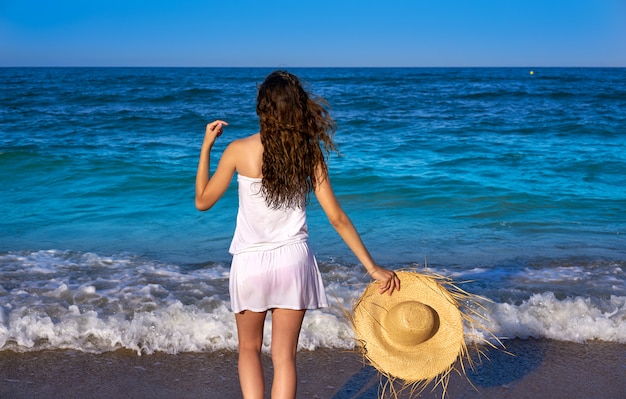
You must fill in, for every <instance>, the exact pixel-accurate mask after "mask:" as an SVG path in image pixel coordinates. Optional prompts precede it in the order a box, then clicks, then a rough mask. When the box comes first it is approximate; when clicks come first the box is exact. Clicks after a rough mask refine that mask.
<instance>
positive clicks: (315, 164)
mask: <svg viewBox="0 0 626 399" xmlns="http://www.w3.org/2000/svg"><path fill="white" fill-rule="evenodd" d="M324 104H325V103H324V101H323V100H321V99H313V98H312V97H311V96H310V95H309V94H308V93H307V92H306V91H305V90H304V89H303V88H302V85H301V84H300V82H299V80H298V78H297V77H296V76H294V75H292V74H290V73H288V72H283V71H276V72H274V73H272V74H270V75H269V76H268V77H267V78H266V79H265V81H264V82H263V84H262V85H261V86H260V87H259V92H258V96H257V107H256V111H257V114H258V116H259V119H260V127H261V128H260V132H259V133H257V134H254V135H252V136H249V137H246V138H243V139H239V140H235V141H233V142H232V143H230V144H229V145H228V147H227V148H226V150H224V153H223V154H222V157H221V159H220V162H219V164H218V166H217V169H216V170H215V173H214V174H213V176H209V170H210V151H211V148H212V146H213V144H214V143H215V140H216V139H217V137H219V136H220V135H221V134H222V132H223V127H224V126H227V125H228V124H227V123H226V122H225V121H222V120H216V121H214V122H211V123H209V124H208V125H207V126H206V134H205V137H204V141H203V143H202V149H201V152H200V161H199V164H198V172H197V175H196V207H197V208H198V209H199V210H208V209H210V208H211V207H212V206H213V205H214V204H215V203H216V202H217V200H218V199H219V198H220V197H221V196H222V194H224V192H225V191H226V189H227V188H228V186H229V184H230V182H231V180H232V177H233V175H234V173H235V172H237V174H238V176H237V181H238V186H239V211H238V214H237V226H236V229H235V233H234V237H233V240H232V243H231V246H230V252H231V253H232V254H233V261H232V265H231V272H230V296H231V306H232V308H233V311H234V312H235V319H236V323H237V335H238V339H239V366H238V367H239V380H240V384H241V390H242V392H243V396H244V398H262V397H263V395H264V391H265V387H264V378H263V369H262V364H261V345H262V342H263V325H264V322H265V316H266V314H267V311H268V310H269V311H271V312H272V344H271V355H272V363H273V366H274V379H273V383H272V398H274V399H278V398H295V395H296V381H297V380H296V365H295V357H296V350H297V344H298V336H299V334H300V328H301V326H302V320H303V318H304V314H305V312H306V310H307V309H317V308H321V307H327V306H328V303H327V299H326V294H325V292H324V287H323V285H322V279H321V276H320V273H319V270H318V267H317V263H316V261H315V257H314V256H313V254H312V251H311V249H310V248H309V244H308V231H307V225H306V212H305V205H306V204H307V203H308V200H309V195H310V193H311V192H313V193H314V194H315V196H316V198H317V200H318V201H319V203H320V205H321V206H322V208H323V210H324V212H325V213H326V215H327V217H328V220H329V221H330V224H331V225H332V226H333V227H334V228H335V229H336V230H337V232H338V233H339V235H340V236H341V238H342V239H343V240H344V241H345V242H346V244H347V245H348V247H349V248H350V249H351V250H352V251H353V252H354V254H355V255H356V257H357V258H358V259H359V261H360V262H361V263H362V264H363V266H365V269H366V270H367V272H368V273H369V274H370V276H371V277H372V278H374V279H376V280H377V281H378V282H380V293H381V294H383V293H388V294H389V295H391V293H393V291H394V290H396V289H400V280H399V279H398V277H397V276H396V275H395V273H394V272H392V271H389V270H386V269H384V268H382V267H380V266H378V265H376V263H375V262H374V260H373V259H372V257H371V256H370V254H369V252H368V250H367V249H366V247H365V246H364V244H363V242H362V241H361V238H360V237H359V234H358V232H357V231H356V229H355V227H354V225H353V224H352V222H351V221H350V219H349V218H348V216H347V215H346V214H345V212H344V211H343V210H342V208H341V206H340V205H339V203H338V202H337V199H336V197H335V194H334V193H333V190H332V188H331V185H330V181H329V178H328V168H327V166H326V159H325V152H324V151H323V150H322V146H323V149H324V150H325V151H326V153H328V151H330V150H333V149H334V145H333V142H332V139H331V135H332V133H333V132H334V130H335V123H334V121H333V120H332V118H331V117H330V115H329V114H328V112H327V111H326V109H325V108H324ZM320 143H321V144H322V146H320Z"/></svg>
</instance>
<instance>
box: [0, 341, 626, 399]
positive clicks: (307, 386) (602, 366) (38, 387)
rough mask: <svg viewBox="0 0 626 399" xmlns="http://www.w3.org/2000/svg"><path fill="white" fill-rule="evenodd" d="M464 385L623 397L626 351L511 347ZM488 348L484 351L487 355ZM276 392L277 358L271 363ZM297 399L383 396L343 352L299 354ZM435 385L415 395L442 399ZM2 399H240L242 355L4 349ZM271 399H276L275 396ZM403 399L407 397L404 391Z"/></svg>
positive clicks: (505, 392) (456, 383) (460, 392)
mask: <svg viewBox="0 0 626 399" xmlns="http://www.w3.org/2000/svg"><path fill="white" fill-rule="evenodd" d="M504 343H505V345H506V349H507V352H509V353H505V352H504V351H501V350H493V349H490V350H488V351H487V356H488V357H489V360H483V362H482V363H478V364H476V366H475V370H474V371H471V370H470V371H469V372H468V375H467V378H466V377H463V376H461V375H459V374H457V373H453V374H452V376H451V378H450V382H449V386H448V395H449V397H450V398H489V399H490V398H494V399H495V398H513V399H516V398H538V397H549V398H568V399H576V398H581V399H582V398H590V397H593V398H607V399H608V398H618V397H620V396H621V395H623V393H624V392H626V344H620V343H614V342H602V341H592V342H588V343H585V344H576V343H569V342H564V341H553V340H547V339H540V340H533V339H529V340H510V341H504ZM482 349H485V350H486V349H487V348H486V347H484V348H482ZM263 361H264V364H265V366H266V367H265V368H266V385H267V387H266V388H267V389H268V390H269V385H270V380H269V379H270V378H271V360H270V359H269V356H264V357H263ZM298 373H299V382H298V398H331V399H348V398H354V399H369V398H376V397H377V394H378V390H379V382H380V379H379V376H378V374H377V373H376V372H375V370H374V369H373V368H372V367H370V366H365V365H364V364H363V359H362V357H361V356H360V355H359V354H357V353H355V352H353V351H345V350H341V349H318V350H315V351H301V352H299V353H298ZM431 388H432V387H431V386H429V387H427V388H426V390H424V392H423V393H422V394H421V395H419V396H415V397H419V398H440V397H441V388H440V387H437V388H436V389H435V390H434V391H433V390H432V389H431ZM0 397H2V398H14V399H20V398H61V397H63V398H84V397H90V398H94V399H97V398H164V399H167V398H238V397H241V394H240V391H239V381H238V377H237V354H236V353H234V352H229V351H218V352H210V353H209V352H207V353H199V352H187V353H179V354H176V355H169V354H164V353H156V354H152V355H142V356H138V355H137V354H136V353H135V352H132V351H127V350H118V351H114V352H106V353H102V354H92V353H85V352H78V351H73V350H43V351H34V352H24V353H17V352H14V351H9V350H5V351H0ZM268 397H269V395H268ZM400 397H401V398H408V397H409V395H408V393H404V394H402V395H401V396H400Z"/></svg>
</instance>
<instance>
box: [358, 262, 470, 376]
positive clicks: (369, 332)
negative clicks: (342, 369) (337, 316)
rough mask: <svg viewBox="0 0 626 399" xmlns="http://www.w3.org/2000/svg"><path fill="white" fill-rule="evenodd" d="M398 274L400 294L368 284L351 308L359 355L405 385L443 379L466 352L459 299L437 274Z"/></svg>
mask: <svg viewBox="0 0 626 399" xmlns="http://www.w3.org/2000/svg"><path fill="white" fill-rule="evenodd" d="M396 274H397V275H398V277H399V278H400V287H401V288H400V291H394V292H393V294H392V295H391V296H390V295H387V294H386V293H385V294H382V295H381V294H380V293H379V290H378V289H379V286H378V285H377V284H375V283H372V284H369V285H368V286H367V288H366V289H365V292H364V293H363V295H362V296H361V298H360V299H359V300H358V302H357V303H356V305H355V307H354V309H353V315H352V323H353V326H354V331H355V334H356V337H357V339H358V340H359V342H360V344H361V346H362V348H361V349H362V352H363V354H364V356H365V357H366V358H367V359H368V360H369V361H370V362H371V363H372V365H373V366H374V367H375V368H377V369H378V370H379V371H380V372H381V373H383V374H384V375H386V376H388V377H392V378H400V379H402V380H404V381H405V382H407V383H415V382H417V381H431V380H436V379H438V378H444V377H445V376H447V375H448V374H449V372H450V370H452V369H453V367H454V364H455V363H456V361H457V359H459V358H461V357H463V356H464V355H465V354H466V353H467V348H466V346H465V338H464V332H463V319H464V318H463V315H462V313H461V311H460V310H459V304H458V301H457V300H456V299H455V296H454V294H453V293H451V292H450V291H448V290H447V289H446V288H445V287H443V285H442V284H441V283H440V282H439V281H438V278H437V277H435V276H429V275H424V274H420V273H416V272H410V271H399V272H397V273H396ZM442 375H443V376H444V377H442Z"/></svg>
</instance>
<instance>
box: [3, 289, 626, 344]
mask: <svg viewBox="0 0 626 399" xmlns="http://www.w3.org/2000/svg"><path fill="white" fill-rule="evenodd" d="M203 301H208V302H214V304H213V305H216V306H211V308H212V310H210V311H207V310H203V306H202V304H199V305H183V304H182V303H181V302H180V301H175V302H174V303H171V304H170V305H168V306H166V307H163V308H158V309H154V310H151V311H146V312H136V313H135V314H134V315H133V317H132V318H130V319H127V318H126V317H124V316H123V315H119V314H112V315H108V316H103V315H102V314H99V312H97V311H95V310H86V311H84V310H81V308H80V307H79V306H77V305H70V306H68V307H67V308H63V309H61V308H57V309H56V311H55V312H51V314H45V313H41V312H30V311H28V310H27V309H8V308H7V306H3V307H2V312H0V350H13V351H19V352H24V351H37V350H44V349H73V350H80V351H85V352H94V353H102V352H107V351H113V350H117V349H129V350H132V351H135V352H136V353H137V354H151V353H155V352H165V353H170V354H175V353H179V352H199V351H217V350H236V348H237V334H236V326H235V318H234V315H233V313H232V312H231V311H230V310H229V309H228V306H227V303H226V302H224V301H221V300H218V299H216V298H210V297H207V298H203V299H202V300H201V301H200V302H203ZM486 309H487V313H486V314H484V315H483V316H484V317H485V318H486V319H487V320H488V321H489V322H488V323H486V325H485V327H484V328H482V327H481V328H478V329H472V328H471V326H469V325H468V326H466V333H467V336H468V341H474V340H478V341H480V340H482V339H488V340H489V339H492V337H493V336H496V337H498V338H499V339H501V340H507V339H513V338H521V339H527V338H549V339H554V340H560V341H570V342H577V343H584V342H586V341H590V340H602V341H608V342H619V343H626V327H625V326H626V324H625V323H624V322H625V321H626V297H617V296H613V297H611V298H610V299H609V300H607V301H600V302H598V301H597V300H593V299H592V298H583V297H575V298H567V299H563V300H559V299H557V298H556V297H555V296H554V294H553V293H551V292H545V293H542V294H536V295H533V296H532V297H531V298H530V299H529V300H527V301H524V302H523V303H522V304H519V305H514V304H509V303H491V304H488V305H486ZM270 320H271V317H268V320H266V325H265V337H264V344H263V348H264V350H265V351H269V347H270V337H271V321H270ZM492 334H493V335H492ZM355 342H356V340H355V338H354V335H353V331H352V328H351V325H350V323H349V322H348V320H347V319H346V317H345V316H344V315H343V313H342V312H341V311H340V309H337V305H335V306H334V309H333V308H331V310H315V311H309V312H308V313H307V315H306V317H305V320H304V323H303V326H302V333H301V336H300V341H299V345H298V347H299V349H300V350H302V349H305V350H315V349H317V348H340V349H347V350H350V349H353V348H354V347H355Z"/></svg>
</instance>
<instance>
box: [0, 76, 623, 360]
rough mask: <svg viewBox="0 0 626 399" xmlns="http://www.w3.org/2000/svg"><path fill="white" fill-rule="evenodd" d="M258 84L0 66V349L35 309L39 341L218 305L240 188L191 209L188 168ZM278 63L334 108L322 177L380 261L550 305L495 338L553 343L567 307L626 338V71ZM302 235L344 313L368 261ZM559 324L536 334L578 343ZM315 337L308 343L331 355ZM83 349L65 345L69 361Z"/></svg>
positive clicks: (238, 131)
mask: <svg viewBox="0 0 626 399" xmlns="http://www.w3.org/2000/svg"><path fill="white" fill-rule="evenodd" d="M270 71H271V70H269V69H261V68H256V69H248V68H239V69H237V68H233V69H214V68H211V69H203V68H189V69H186V68H172V69H170V68H4V69H0V198H1V200H0V201H1V202H0V211H1V212H2V219H1V220H0V299H2V300H1V301H0V307H2V309H3V311H2V313H0V322H2V323H0V347H2V344H3V343H2V336H3V328H4V330H6V331H5V332H4V337H5V341H6V342H8V343H7V345H10V344H11V343H12V342H13V343H14V341H19V339H18V338H16V337H22V338H24V337H25V336H26V335H27V334H26V333H25V332H24V331H23V330H19V325H21V324H19V323H27V321H28V322H29V323H31V324H32V323H33V320H31V319H30V318H31V317H34V320H35V321H38V322H41V320H44V321H48V320H49V322H50V323H51V326H52V327H50V328H52V329H53V330H54V328H61V327H60V326H61V325H62V324H63V323H64V322H65V321H66V322H67V323H70V321H69V320H73V319H72V318H73V317H74V316H76V317H77V318H78V319H77V320H83V319H81V317H87V316H81V314H82V315H85V314H87V313H88V312H90V311H91V312H94V313H89V314H91V316H90V317H91V318H88V320H91V322H94V323H96V324H98V323H103V326H100V327H96V329H100V330H102V329H104V330H106V329H107V328H111V329H113V331H114V332H112V333H111V334H112V335H116V334H117V336H120V335H123V334H122V333H120V332H119V331H121V329H123V328H122V327H120V326H121V325H122V324H123V323H122V320H123V321H124V322H128V323H132V322H133V320H143V319H142V317H147V316H146V315H149V314H154V312H157V316H155V317H157V318H158V319H159V320H160V321H161V322H162V323H165V322H164V321H163V320H164V317H165V316H163V314H161V313H158V312H165V313H167V312H170V311H171V312H173V313H172V314H180V313H177V311H174V310H171V308H172V307H174V308H176V306H182V307H183V309H185V311H183V313H184V314H187V313H185V312H189V313H194V312H198V309H204V310H203V311H205V312H207V314H210V315H215V314H216V313H215V312H218V311H217V310H216V309H222V307H224V309H226V308H227V305H228V296H227V289H226V285H225V284H226V283H225V280H226V279H225V277H226V275H227V271H228V264H229V261H230V255H229V254H228V252H227V250H228V245H229V242H230V238H231V235H232V232H233V229H234V220H235V214H236V209H237V203H236V187H235V185H234V184H233V186H232V188H231V190H229V192H228V193H227V194H226V195H225V196H224V197H223V198H222V200H221V202H220V203H219V204H218V205H217V206H216V207H215V208H213V209H212V210H211V211H209V212H207V213H200V212H198V211H197V210H196V209H195V208H194V204H193V198H194V178H195V170H196V166H197V159H198V154H199V149H200V144H201V142H202V138H203V134H204V125H205V124H206V123H207V122H208V121H211V120H213V119H217V118H219V119H224V120H226V121H228V122H229V126H228V128H227V129H226V131H225V133H224V135H223V136H222V137H221V138H220V140H221V141H219V142H218V144H217V145H216V146H215V147H214V152H213V159H214V160H215V161H214V162H213V165H216V163H217V162H216V161H217V159H218V158H219V154H220V153H221V151H222V150H223V149H224V147H225V146H226V144H227V143H228V142H229V140H231V139H235V138H240V137H244V136H246V135H249V134H253V133H255V132H256V131H257V130H258V122H257V118H256V115H255V112H254V109H255V95H256V87H257V84H259V83H261V82H262V81H263V78H264V77H265V76H266V75H267V74H268V73H269V72H270ZM292 72H294V73H296V74H297V75H299V76H300V77H301V78H302V79H303V80H304V81H305V82H306V83H307V85H308V87H309V88H310V89H311V91H313V92H314V93H315V94H318V95H321V96H323V97H324V98H326V99H327V100H328V101H329V103H330V105H331V114H332V115H333V116H334V118H335V120H336V121H337V124H338V131H337V134H336V136H335V140H336V142H337V144H338V147H339V150H340V156H332V157H331V159H330V172H331V181H332V183H333V186H334V189H335V191H336V193H337V195H338V197H339V199H340V201H341V203H342V206H343V207H344V208H345V209H346V211H347V212H348V214H349V216H350V217H351V219H352V220H353V222H354V223H355V225H356V226H357V228H358V230H359V231H360V232H361V234H362V237H363V240H364V241H365V243H366V244H367V246H368V248H369V249H370V251H371V252H372V254H373V255H374V257H375V259H377V260H378V262H379V263H381V264H383V265H385V266H388V267H393V268H400V267H407V266H410V265H412V264H414V263H419V264H420V265H424V263H427V264H428V265H429V266H430V267H432V268H434V269H435V270H437V271H438V272H441V273H444V274H446V275H450V276H453V277H455V278H460V279H472V280H473V281H474V282H472V283H469V284H468V289H470V290H473V291H475V292H477V293H479V294H481V295H484V296H486V297H488V298H490V299H492V300H494V301H495V302H496V304H498V305H504V304H513V305H514V306H515V307H516V308H515V309H516V312H519V313H520V315H526V313H525V312H530V313H532V312H536V311H537V306H539V305H537V306H535V305H533V302H532V301H533V300H537V301H538V303H539V302H540V303H542V304H545V303H549V304H552V305H554V306H557V308H558V309H548V310H546V320H545V323H547V324H546V325H544V324H541V323H542V322H541V321H537V320H536V319H535V321H534V322H533V323H537V324H538V325H537V326H534V325H532V326H531V325H525V326H523V328H521V330H520V329H519V328H517V327H515V328H514V327H511V326H510V325H508V324H506V323H504V322H503V321H502V317H504V316H502V315H503V314H505V313H507V312H508V311H506V312H505V311H504V310H502V309H499V310H493V312H494V313H498V312H500V313H498V314H500V315H501V316H502V317H494V318H495V319H497V320H499V321H500V324H501V326H500V327H501V328H502V330H503V331H504V332H505V333H506V334H509V335H517V336H521V337H526V336H550V335H549V333H548V331H550V330H551V329H552V327H553V326H551V325H550V323H551V321H550V320H549V318H550V317H549V316H548V315H549V314H555V313H557V314H558V313H559V312H563V313H567V312H570V311H571V309H570V310H567V309H569V307H568V306H570V305H571V304H576V303H577V302H576V301H583V303H584V304H586V305H585V306H583V307H585V309H586V310H585V312H586V313H585V314H587V313H589V312H591V313H593V311H597V312H599V313H598V314H599V316H598V317H597V319H600V320H602V322H603V323H609V325H610V326H612V327H610V326H609V327H606V326H605V325H604V324H602V325H596V324H594V323H595V321H594V322H593V323H592V322H590V325H592V327H590V328H589V329H590V330H593V331H600V330H603V329H604V330H606V329H607V328H608V329H609V330H610V331H612V333H613V335H612V336H609V337H607V336H601V337H600V338H601V339H607V340H618V341H621V342H626V331H624V330H625V328H624V327H623V324H624V323H622V321H623V320H624V319H625V317H626V316H625V314H626V306H625V305H624V302H625V298H626V276H625V274H624V272H625V270H626V238H625V234H626V152H625V151H624V149H625V148H626V69H592V68H583V69H578V68H567V69H564V68H547V69H544V68H538V69H536V70H534V71H533V72H534V74H530V70H529V69H527V68H495V69H491V68H469V69H464V68H460V69H454V68H443V69H426V68H425V69H351V68H346V69H325V68H322V69H294V70H292ZM309 227H310V233H311V243H312V245H313V247H314V249H315V250H316V254H317V257H318V260H319V261H320V264H321V267H322V269H323V272H324V279H325V282H326V284H327V286H328V287H330V288H332V290H333V291H334V292H335V294H337V295H338V296H339V297H341V298H343V299H344V300H345V301H347V302H349V300H350V298H353V297H354V296H355V295H357V294H358V287H357V288H354V286H353V285H354V284H357V285H358V284H362V283H364V282H365V279H364V276H363V275H362V269H359V266H358V265H355V262H356V260H355V258H354V257H353V256H352V255H351V254H350V252H349V250H348V249H347V247H346V246H345V245H344V244H343V243H342V242H341V240H340V239H339V237H338V236H337V234H336V233H335V232H334V231H333V230H332V228H331V227H330V225H329V224H328V223H327V221H326V219H325V217H324V215H323V213H322V212H321V211H320V209H319V207H318V206H317V204H316V203H315V202H314V201H313V204H311V207H310V209H309ZM102 268H105V269H106V272H104V269H102ZM146 287H148V288H146ZM124 293H125V294H124ZM550 295H553V297H551V296H550ZM144 297H147V298H149V300H148V299H145V298H144ZM29 298H30V299H29ZM142 298H144V299H145V301H147V303H149V306H148V305H146V306H147V307H146V308H145V309H144V310H139V311H138V310H137V303H144V302H142V301H144V299H142ZM533 298H534V299H533ZM537 298H538V299H537ZM198 301H200V302H202V301H205V302H206V303H207V305H206V306H205V307H204V308H203V307H202V306H200V305H198ZM568 301H570V302H568ZM3 302H4V304H2V303H3ZM203 303H204V302H203ZM209 303H210V305H209ZM112 304H114V305H112ZM72 306H76V308H74V307H72ZM111 306H112V307H111ZM524 306H527V307H528V309H532V311H530V310H528V309H527V308H524ZM542 306H543V305H542ZM559 306H560V307H559ZM572 306H573V305H572ZM188 307H192V310H191V311H190V310H189V308H188ZM28 309H30V310H28ZM33 309H34V310H33ZM140 309H143V308H141V307H140ZM589 309H591V311H590V310H589ZM144 311H145V312H144ZM76 312H78V313H76ZM85 312H87V313H85ZM150 312H152V313H150ZM219 312H221V310H219ZM219 312H218V313H219ZM224 312H226V310H224ZM581 312H582V311H581ZM583 313H584V312H583ZM167 314H170V313H167ZM219 314H221V313H219ZM224 314H227V313H224ZM331 314H332V311H331ZM507 314H508V316H511V315H510V313H507ZM533 314H534V313H533ZM72 315H74V316H72ZM120 315H121V316H120ZM140 315H141V317H140ZM337 315H339V312H337ZM520 315H517V316H515V315H514V316H512V317H513V318H514V319H515V318H516V317H517V320H518V321H519V319H520V318H522V316H520ZM113 316H115V317H121V319H120V320H117V319H111V317H113ZM322 316H327V314H326V313H322V315H321V316H320V317H322ZM508 316H507V317H508ZM224 317H227V316H224ZM577 317H578V316H577ZM337 318H338V319H339V318H340V317H339V316H337ZM539 319H540V320H541V318H539ZM64 320H65V321H64ZM114 320H117V321H114ZM594 320H596V318H594ZM83 322H84V320H83ZM118 322H119V323H118ZM337 322H338V323H339V321H337ZM120 323H122V324H120ZM138 323H140V324H141V322H138ZM145 323H148V322H147V321H145ZM533 323H530V324H533ZM571 323H572V324H575V323H574V316H572V319H571ZM165 324H167V323H165ZM566 324H567V323H566ZM142 325H143V324H142ZM2 326H4V327H2ZM570 327H571V328H574V327H575V326H569V325H566V326H562V327H561V329H560V330H561V331H563V333H562V334H561V335H559V334H556V335H555V336H552V337H555V338H557V339H569V340H577V339H578V338H576V334H577V332H576V331H574V332H568V331H569V330H568V328H570ZM64 328H66V329H67V326H66V325H64ZM124 328H126V329H128V326H126V327H124ZM611 328H612V330H611ZM42 329H43V327H42V328H39V329H36V332H33V334H34V336H36V337H38V338H41V334H43V333H42V332H41V331H42ZM44 330H45V329H44ZM574 330H575V328H574ZM63 331H65V330H63ZM142 331H143V330H142ZM306 331H307V330H306V328H305V333H306ZM309 332H310V335H311V337H312V338H311V340H312V342H315V343H316V344H313V345H314V346H315V345H326V346H329V345H330V346H332V345H339V346H341V345H344V343H341V342H344V341H341V339H339V341H340V343H339V344H337V343H329V342H327V341H326V340H330V341H332V342H335V341H333V340H335V339H338V338H337V337H335V336H332V334H331V337H330V338H328V337H326V334H327V333H326V332H318V331H316V330H314V329H312V330H310V331H309ZM50 334H52V336H53V338H50V336H47V335H46V337H45V339H44V341H45V342H56V341H54V340H55V338H54V337H56V335H54V334H57V335H63V334H61V333H59V332H58V331H57V332H56V333H50ZM138 334H139V335H140V336H142V337H144V338H142V339H147V338H145V337H147V336H148V335H149V334H148V333H145V334H144V333H143V332H140V333H138ZM142 334H143V335H142ZM220 334H221V335H228V333H227V332H225V331H222V332H221V333H220ZM594 334H596V333H595V332H593V333H586V334H583V335H582V338H580V339H590V338H598V336H597V335H594ZM305 335H306V334H305ZM81 336H82V335H81V333H80V332H76V334H75V335H71V336H70V338H67V339H66V341H68V342H70V343H67V344H65V345H67V346H70V347H79V348H82V349H85V347H84V345H87V344H84V343H82V344H81V343H77V342H79V341H80V339H82V338H77V337H81ZM322 336H323V337H325V338H323V339H322V338H320V337H322ZM64 339H65V338H64ZM85 339H86V340H87V341H88V339H87V338H85ZM35 341H37V340H36V339H35ZM131 341H132V339H131ZM192 341H193V339H192ZM25 342H26V341H25ZM37 342H39V341H37ZM63 342H65V341H63ZM81 342H82V341H81ZM116 342H117V341H116ZM132 342H134V343H119V342H117V343H114V344H111V345H113V346H115V345H117V346H119V345H121V346H127V347H133V348H134V347H135V346H133V345H138V344H137V342H136V341H132ZM151 342H152V341H151ZM194 342H196V341H194ZM198 342H202V338H198ZM20 345H22V346H23V347H29V345H28V343H22V344H20ZM33 345H35V347H37V345H40V344H33ZM49 345H51V346H54V347H56V346H63V345H62V344H49ZM81 345H82V346H81ZM163 345H164V346H165V347H166V348H169V347H168V346H167V345H173V346H174V347H175V348H178V349H174V350H193V345H191V347H186V346H184V345H181V346H176V345H179V344H173V343H171V342H170V343H169V344H163ZM194 345H199V346H200V347H202V345H200V344H197V343H196V344H194ZM346 345H347V344H346ZM101 346H102V345H101ZM104 346H106V345H104ZM153 346H154V347H155V348H156V349H159V348H160V347H159V346H158V345H157V344H154V345H153ZM218 346H219V345H218ZM226 346H227V347H228V345H226ZM160 349H163V348H160ZM166 350H170V349H166Z"/></svg>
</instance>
